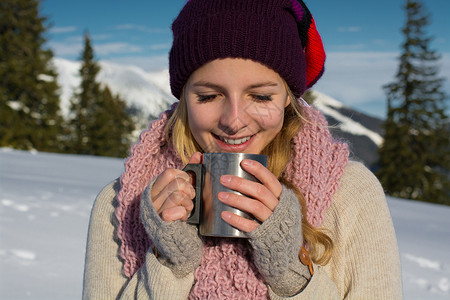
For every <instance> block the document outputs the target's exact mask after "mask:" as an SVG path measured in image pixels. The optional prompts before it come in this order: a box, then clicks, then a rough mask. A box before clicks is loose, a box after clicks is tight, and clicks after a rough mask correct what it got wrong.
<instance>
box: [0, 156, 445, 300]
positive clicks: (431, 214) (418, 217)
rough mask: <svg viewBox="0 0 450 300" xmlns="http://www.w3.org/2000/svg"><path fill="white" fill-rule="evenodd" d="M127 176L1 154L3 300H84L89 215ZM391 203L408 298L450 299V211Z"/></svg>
mask: <svg viewBox="0 0 450 300" xmlns="http://www.w3.org/2000/svg"><path fill="white" fill-rule="evenodd" d="M122 170H123V163H122V160H120V159H111V158H98V157H89V156H75V155H58V154H46V153H30V152H21V151H13V150H10V149H4V148H3V149H0V299H4V300H10V299H11V300H13V299H80V298H81V288H82V277H83V265H84V251H85V241H86V232H87V226H88V220H89V212H90V208H91V205H92V202H93V200H94V198H95V196H96V194H97V193H98V192H99V191H100V189H101V188H102V186H104V185H105V184H107V183H108V182H109V181H111V180H112V179H114V178H116V177H117V176H118V175H119V174H120V173H121V172H122ZM388 203H389V207H390V209H391V213H392V216H393V219H394V225H395V229H396V232H397V236H398V240H399V247H400V253H401V259H402V267H403V282H404V293H405V299H450V207H443V206H437V205H430V204H424V203H418V202H413V201H406V200H399V199H388ZM386 268H389V266H386Z"/></svg>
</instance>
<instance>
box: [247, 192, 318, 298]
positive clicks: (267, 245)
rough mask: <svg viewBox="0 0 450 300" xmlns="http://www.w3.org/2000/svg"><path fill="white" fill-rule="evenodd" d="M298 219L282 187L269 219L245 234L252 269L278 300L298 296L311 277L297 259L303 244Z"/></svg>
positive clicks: (293, 199)
mask: <svg viewBox="0 0 450 300" xmlns="http://www.w3.org/2000/svg"><path fill="white" fill-rule="evenodd" d="M301 218H302V215H301V208H300V204H299V203H298V200H297V197H296V195H295V194H294V192H293V191H292V190H290V189H288V188H287V187H285V186H283V191H282V193H281V196H280V202H279V203H278V205H277V206H276V208H275V210H274V211H273V213H272V215H271V216H270V217H269V218H268V219H267V220H266V221H265V222H263V223H262V224H261V225H260V226H258V228H257V229H255V230H254V231H252V232H250V233H248V236H249V242H250V244H251V246H252V248H253V259H254V262H255V265H256V267H257V268H258V270H259V272H260V273H261V275H262V276H263V277H264V279H265V281H266V283H267V284H268V285H269V286H270V287H271V288H272V290H273V291H274V292H275V294H277V295H279V296H282V297H291V296H294V295H296V294H298V293H299V292H300V291H302V290H303V289H304V288H305V287H306V285H307V284H308V282H309V279H310V277H311V275H310V273H309V270H308V267H307V266H304V265H303V264H301V263H300V260H299V257H298V253H299V251H300V248H301V246H302V244H303V235H302V220H301Z"/></svg>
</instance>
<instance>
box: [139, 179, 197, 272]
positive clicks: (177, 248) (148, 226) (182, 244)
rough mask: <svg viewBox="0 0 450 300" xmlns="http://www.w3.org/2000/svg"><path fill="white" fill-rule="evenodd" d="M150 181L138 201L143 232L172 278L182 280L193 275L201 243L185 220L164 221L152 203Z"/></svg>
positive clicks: (194, 230) (194, 228)
mask: <svg viewBox="0 0 450 300" xmlns="http://www.w3.org/2000/svg"><path fill="white" fill-rule="evenodd" d="M153 182H154V181H152V182H151V183H150V184H149V185H148V187H147V188H146V189H145V191H144V193H143V195H142V199H141V219H142V222H143V224H144V227H145V231H146V232H147V234H148V235H149V237H150V239H151V240H152V242H153V245H154V246H155V247H156V249H157V250H158V260H159V262H160V263H162V264H163V265H165V266H166V267H168V268H170V269H171V270H172V272H173V273H174V275H175V276H177V277H179V278H181V277H185V276H186V275H187V274H189V273H190V272H193V271H194V270H195V269H196V268H197V267H198V266H199V265H200V261H201V258H202V251H203V244H202V241H201V239H200V238H199V236H198V232H197V227H196V226H193V225H190V224H187V223H186V222H184V221H173V222H166V221H163V220H162V219H161V218H160V216H159V215H158V213H157V212H156V210H155V208H154V207H153V202H152V200H151V187H152V185H153Z"/></svg>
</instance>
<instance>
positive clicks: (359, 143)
mask: <svg viewBox="0 0 450 300" xmlns="http://www.w3.org/2000/svg"><path fill="white" fill-rule="evenodd" d="M54 64H55V67H56V70H57V72H58V73H59V77H58V82H59V85H60V86H61V107H62V111H63V113H64V115H67V114H68V111H69V103H70V102H69V101H70V97H71V96H72V94H73V92H74V91H75V89H77V88H78V86H79V84H80V77H79V75H78V70H79V68H80V62H74V61H69V60H65V59H61V58H55V59H54ZM99 64H100V67H101V71H100V73H99V75H98V80H99V81H100V82H101V83H102V84H107V85H108V86H109V87H110V88H111V90H112V91H113V93H115V94H119V95H120V96H121V97H122V98H123V99H124V100H125V101H127V103H128V104H129V105H133V106H134V107H136V108H137V109H139V110H141V111H142V112H143V114H144V115H146V116H147V115H151V116H152V117H155V116H158V115H159V113H160V112H161V111H163V110H164V109H166V108H168V107H169V105H170V104H171V103H173V102H174V101H176V99H175V98H174V97H173V96H172V94H171V93H170V86H169V73H168V70H162V71H160V72H146V71H144V70H142V69H140V68H138V67H136V66H131V65H120V64H116V63H112V62H109V61H100V62H99ZM313 96H314V97H315V98H316V99H315V101H314V106H315V107H317V108H318V109H320V110H321V111H322V112H323V113H324V114H325V115H326V117H327V119H328V122H329V125H331V126H332V131H333V133H334V134H335V135H336V136H337V137H339V138H341V139H343V140H345V141H348V143H349V145H350V148H351V150H352V154H353V156H354V157H355V158H356V159H359V160H361V161H363V162H364V163H365V164H366V165H367V166H369V167H371V166H373V164H374V163H375V162H376V161H377V153H376V150H377V148H378V147H379V146H380V145H381V143H382V141H383V138H382V136H381V127H380V125H381V120H379V119H377V118H374V117H370V116H367V115H365V114H363V113H361V112H358V111H355V110H353V109H351V108H349V107H346V106H345V105H344V104H343V103H342V102H340V101H338V100H336V99H334V98H332V97H330V96H328V95H325V94H323V93H320V92H318V91H313Z"/></svg>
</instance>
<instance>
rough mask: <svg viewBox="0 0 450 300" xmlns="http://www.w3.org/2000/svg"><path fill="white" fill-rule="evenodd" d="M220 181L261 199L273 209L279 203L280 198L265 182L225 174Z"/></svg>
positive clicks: (226, 185)
mask: <svg viewBox="0 0 450 300" xmlns="http://www.w3.org/2000/svg"><path fill="white" fill-rule="evenodd" d="M220 183H222V185H224V186H225V187H227V188H229V189H232V190H234V191H237V192H240V193H242V194H244V195H246V196H248V197H250V198H253V199H257V200H259V201H261V202H262V203H263V204H264V205H265V206H266V207H268V208H269V209H270V210H271V211H273V210H274V209H275V207H276V206H277V205H278V202H279V201H278V198H277V197H276V196H275V195H274V194H273V193H272V192H271V191H270V190H269V189H268V188H267V187H266V186H264V185H263V184H261V183H259V182H255V181H251V180H248V179H244V178H241V177H239V176H233V175H223V176H221V177H220Z"/></svg>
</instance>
